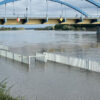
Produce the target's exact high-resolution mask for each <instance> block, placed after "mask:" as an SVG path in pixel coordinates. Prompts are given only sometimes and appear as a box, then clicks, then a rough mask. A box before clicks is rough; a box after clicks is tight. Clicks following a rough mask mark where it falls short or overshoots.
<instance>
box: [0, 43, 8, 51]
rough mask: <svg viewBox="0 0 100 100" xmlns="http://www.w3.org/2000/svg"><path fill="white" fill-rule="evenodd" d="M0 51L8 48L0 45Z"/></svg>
mask: <svg viewBox="0 0 100 100" xmlns="http://www.w3.org/2000/svg"><path fill="white" fill-rule="evenodd" d="M0 50H9V48H8V46H5V45H2V44H0Z"/></svg>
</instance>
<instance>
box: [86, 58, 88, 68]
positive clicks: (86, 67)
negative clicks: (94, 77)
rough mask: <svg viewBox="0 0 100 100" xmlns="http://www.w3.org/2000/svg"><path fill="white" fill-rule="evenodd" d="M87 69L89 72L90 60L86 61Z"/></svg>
mask: <svg viewBox="0 0 100 100" xmlns="http://www.w3.org/2000/svg"><path fill="white" fill-rule="evenodd" d="M86 68H87V69H88V70H89V59H86Z"/></svg>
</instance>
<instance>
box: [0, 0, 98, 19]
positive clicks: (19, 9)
mask: <svg viewBox="0 0 100 100" xmlns="http://www.w3.org/2000/svg"><path fill="white" fill-rule="evenodd" d="M0 1H2V0H0ZM62 1H67V2H68V3H71V4H72V5H74V6H77V7H79V8H81V9H82V10H84V11H85V12H87V13H88V14H89V15H100V8H98V9H97V7H95V6H94V5H92V4H90V3H88V2H86V1H85V0H62ZM95 1H97V2H99V3H100V0H95ZM48 5H49V7H48V9H49V10H48V15H49V16H52V17H55V16H58V17H59V16H60V15H61V11H62V10H61V9H63V16H67V17H69V16H75V15H76V14H78V16H80V15H81V14H79V13H78V12H77V11H75V10H73V9H71V8H69V7H66V6H62V8H61V5H60V4H58V3H55V2H51V1H49V2H48ZM26 7H28V15H29V16H30V15H31V16H34V17H36V16H38V17H43V16H46V0H31V3H30V0H19V1H17V2H15V3H14V7H13V3H9V4H7V8H6V9H7V10H6V12H7V14H9V15H12V14H13V13H15V16H20V15H22V14H23V15H25V14H26ZM13 8H14V9H15V11H14V10H13ZM4 13H5V5H2V6H0V16H3V14H4ZM30 13H31V14H30Z"/></svg>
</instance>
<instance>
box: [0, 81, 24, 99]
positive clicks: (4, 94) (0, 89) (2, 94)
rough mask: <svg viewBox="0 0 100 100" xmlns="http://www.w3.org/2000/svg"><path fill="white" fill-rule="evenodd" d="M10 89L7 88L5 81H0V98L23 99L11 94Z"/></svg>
mask: <svg viewBox="0 0 100 100" xmlns="http://www.w3.org/2000/svg"><path fill="white" fill-rule="evenodd" d="M9 90H10V88H8V89H7V87H6V82H5V81H2V82H0V100H22V99H19V98H14V97H12V96H10V94H9Z"/></svg>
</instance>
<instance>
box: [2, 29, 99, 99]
mask: <svg viewBox="0 0 100 100" xmlns="http://www.w3.org/2000/svg"><path fill="white" fill-rule="evenodd" d="M0 43H2V44H4V45H8V46H9V48H10V50H11V51H13V52H17V53H20V54H23V55H34V54H35V52H37V51H38V52H43V51H47V52H54V53H59V54H61V55H67V56H75V57H81V58H83V57H84V58H88V59H92V60H96V61H99V60H100V52H99V51H100V43H99V38H97V36H96V32H73V31H34V30H26V31H0ZM4 78H7V85H8V87H9V86H12V85H13V87H12V89H11V95H13V96H15V97H16V96H22V97H23V98H25V100H99V98H100V73H95V72H89V71H86V70H82V69H79V68H73V67H70V66H66V65H61V64H57V63H52V62H48V63H45V64H44V63H40V62H35V63H34V62H33V63H32V64H31V66H30V67H28V66H26V65H23V64H20V63H18V62H13V61H11V60H8V59H5V58H2V57H1V58H0V80H3V79H4Z"/></svg>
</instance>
